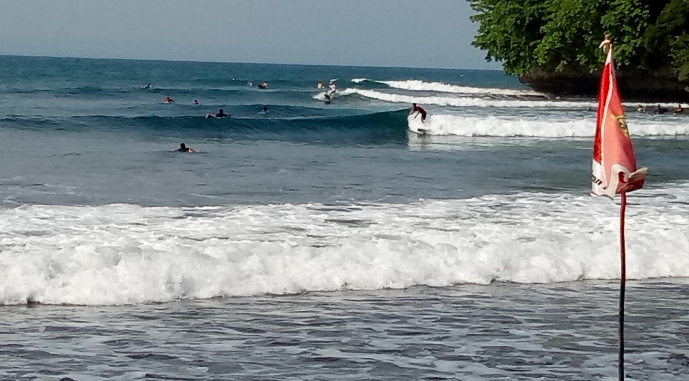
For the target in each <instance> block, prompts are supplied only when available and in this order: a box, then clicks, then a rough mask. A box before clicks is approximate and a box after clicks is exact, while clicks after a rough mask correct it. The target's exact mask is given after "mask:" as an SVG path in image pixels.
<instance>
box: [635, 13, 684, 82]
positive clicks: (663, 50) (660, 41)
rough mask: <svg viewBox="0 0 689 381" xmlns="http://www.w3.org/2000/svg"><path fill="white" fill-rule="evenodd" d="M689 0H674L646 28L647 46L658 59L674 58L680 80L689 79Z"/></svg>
mask: <svg viewBox="0 0 689 381" xmlns="http://www.w3.org/2000/svg"><path fill="white" fill-rule="evenodd" d="M688 20H689V1H687V0H672V1H671V2H670V3H669V4H667V5H666V6H665V8H664V9H663V11H662V12H661V13H660V15H659V16H658V19H657V20H656V22H655V24H654V25H652V26H650V27H649V28H648V29H647V30H646V48H647V49H649V50H652V51H654V53H655V59H656V61H659V62H661V63H662V61H663V59H665V60H667V58H666V57H670V58H672V65H673V66H674V68H675V69H676V70H677V72H678V75H679V79H680V81H683V80H687V79H689V24H688V23H687V21H688Z"/></svg>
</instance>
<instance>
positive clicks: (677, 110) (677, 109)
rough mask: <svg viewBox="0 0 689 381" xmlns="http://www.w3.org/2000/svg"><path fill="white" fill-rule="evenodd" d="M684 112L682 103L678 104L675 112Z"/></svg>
mask: <svg viewBox="0 0 689 381" xmlns="http://www.w3.org/2000/svg"><path fill="white" fill-rule="evenodd" d="M683 112H684V109H683V108H682V105H681V104H679V105H677V108H676V109H675V114H681V113H683Z"/></svg>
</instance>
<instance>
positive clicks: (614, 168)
mask: <svg viewBox="0 0 689 381" xmlns="http://www.w3.org/2000/svg"><path fill="white" fill-rule="evenodd" d="M592 169H593V176H592V178H591V181H592V182H593V183H592V188H591V193H593V194H595V195H599V196H600V195H605V196H608V197H615V195H616V194H620V193H625V192H631V191H633V190H637V189H640V188H641V187H643V185H644V180H645V179H646V168H641V169H639V170H638V171H637V169H636V159H635V158H634V149H633V148H632V140H631V138H630V137H629V130H628V129H627V122H626V121H625V118H624V109H623V108H622V102H621V101H620V95H619V94H618V92H617V81H616V79H615V65H614V64H613V59H612V46H609V48H608V57H607V59H606V60H605V66H603V74H602V77H601V83H600V90H599V93H598V117H597V120H596V137H595V139H594V141H593V167H592Z"/></svg>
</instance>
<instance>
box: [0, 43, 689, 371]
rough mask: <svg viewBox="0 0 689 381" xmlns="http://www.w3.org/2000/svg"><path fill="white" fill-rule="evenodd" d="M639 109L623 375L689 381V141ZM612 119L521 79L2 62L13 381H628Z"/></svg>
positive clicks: (3, 227) (2, 252)
mask: <svg viewBox="0 0 689 381" xmlns="http://www.w3.org/2000/svg"><path fill="white" fill-rule="evenodd" d="M331 79H336V81H335V83H336V85H337V93H336V94H335V95H334V97H333V100H332V103H330V104H326V103H325V102H324V100H325V98H324V95H325V90H324V89H318V88H317V87H316V83H317V82H322V83H323V84H324V85H325V86H326V87H327V85H328V82H329V81H330V80H331ZM263 81H267V83H268V87H267V88H266V89H260V88H258V87H257V86H256V85H257V84H259V83H261V82H263ZM248 82H252V83H253V86H248V85H247V84H248ZM149 83H150V88H144V87H145V85H147V84H149ZM167 96H169V97H171V98H172V99H174V103H169V104H165V103H163V99H164V98H165V97H167ZM194 100H198V102H199V104H192V102H193V101H194ZM412 102H415V103H418V104H419V105H420V106H421V107H423V108H424V109H425V110H426V111H427V112H428V117H427V120H426V128H427V129H428V134H426V135H418V134H415V133H413V132H410V131H408V127H409V126H410V125H412V124H413V123H417V122H418V120H416V119H415V118H414V117H408V116H407V112H408V110H409V108H410V105H411V103H412ZM638 106H639V105H637V104H627V105H626V111H627V123H628V125H629V131H630V133H631V135H632V139H633V142H634V148H635V151H636V155H637V163H638V164H639V166H646V167H648V168H649V177H648V179H647V182H646V186H645V188H644V189H643V190H640V191H638V192H634V193H632V194H630V196H629V205H628V208H627V213H628V214H627V277H628V278H629V279H630V280H629V281H628V282H627V315H626V318H627V320H626V347H627V362H626V369H627V374H628V377H629V378H630V379H634V380H654V381H657V380H685V379H687V377H689V376H687V374H689V342H688V338H689V312H688V311H689V298H688V296H689V281H688V280H689V212H687V207H688V206H689V167H688V166H687V147H688V143H689V116H688V115H654V114H652V113H650V112H637V110H636V109H637V107H638ZM642 106H644V107H646V108H647V109H649V110H652V109H653V108H654V107H655V104H645V105H642ZM664 106H666V107H673V106H675V105H664ZM264 107H266V108H267V111H263V109H264ZM595 107H596V100H595V99H559V98H552V97H547V96H544V95H543V94H538V93H534V92H532V91H530V90H529V89H528V88H525V87H524V86H522V85H521V84H520V83H519V82H518V81H517V79H516V78H514V77H512V76H506V75H504V74H503V73H502V72H497V71H480V70H450V69H418V68H374V67H345V66H300V65H268V64H243V63H242V64H240V63H201V62H165V61H135V60H95V59H77V58H42V57H15V56H0V141H1V142H2V149H1V150H0V163H1V165H0V200H1V201H2V203H1V206H0V216H1V218H0V304H1V305H3V306H2V307H1V308H0V311H1V312H0V314H1V315H2V319H0V343H2V345H0V379H2V380H20V379H32V380H61V379H64V380H69V379H72V380H139V379H154V380H155V379H157V380H613V379H616V376H617V303H618V289H619V286H618V283H619V254H618V213H619V206H618V205H619V204H618V203H619V200H615V201H611V200H610V199H607V198H604V197H598V198H594V197H591V196H590V195H589V190H590V178H591V150H592V140H593V133H594V131H595V111H594V110H595ZM220 108H222V109H224V111H225V112H226V113H228V114H230V115H231V116H230V117H228V118H210V119H209V118H205V115H206V114H215V113H216V112H218V109H220ZM180 143H185V144H186V145H187V146H189V147H193V148H194V149H196V150H197V151H198V152H195V153H180V152H176V149H177V148H178V147H179V145H180Z"/></svg>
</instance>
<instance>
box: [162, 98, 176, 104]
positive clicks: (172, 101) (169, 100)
mask: <svg viewBox="0 0 689 381" xmlns="http://www.w3.org/2000/svg"><path fill="white" fill-rule="evenodd" d="M163 103H175V100H174V99H172V98H170V97H165V99H163Z"/></svg>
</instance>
